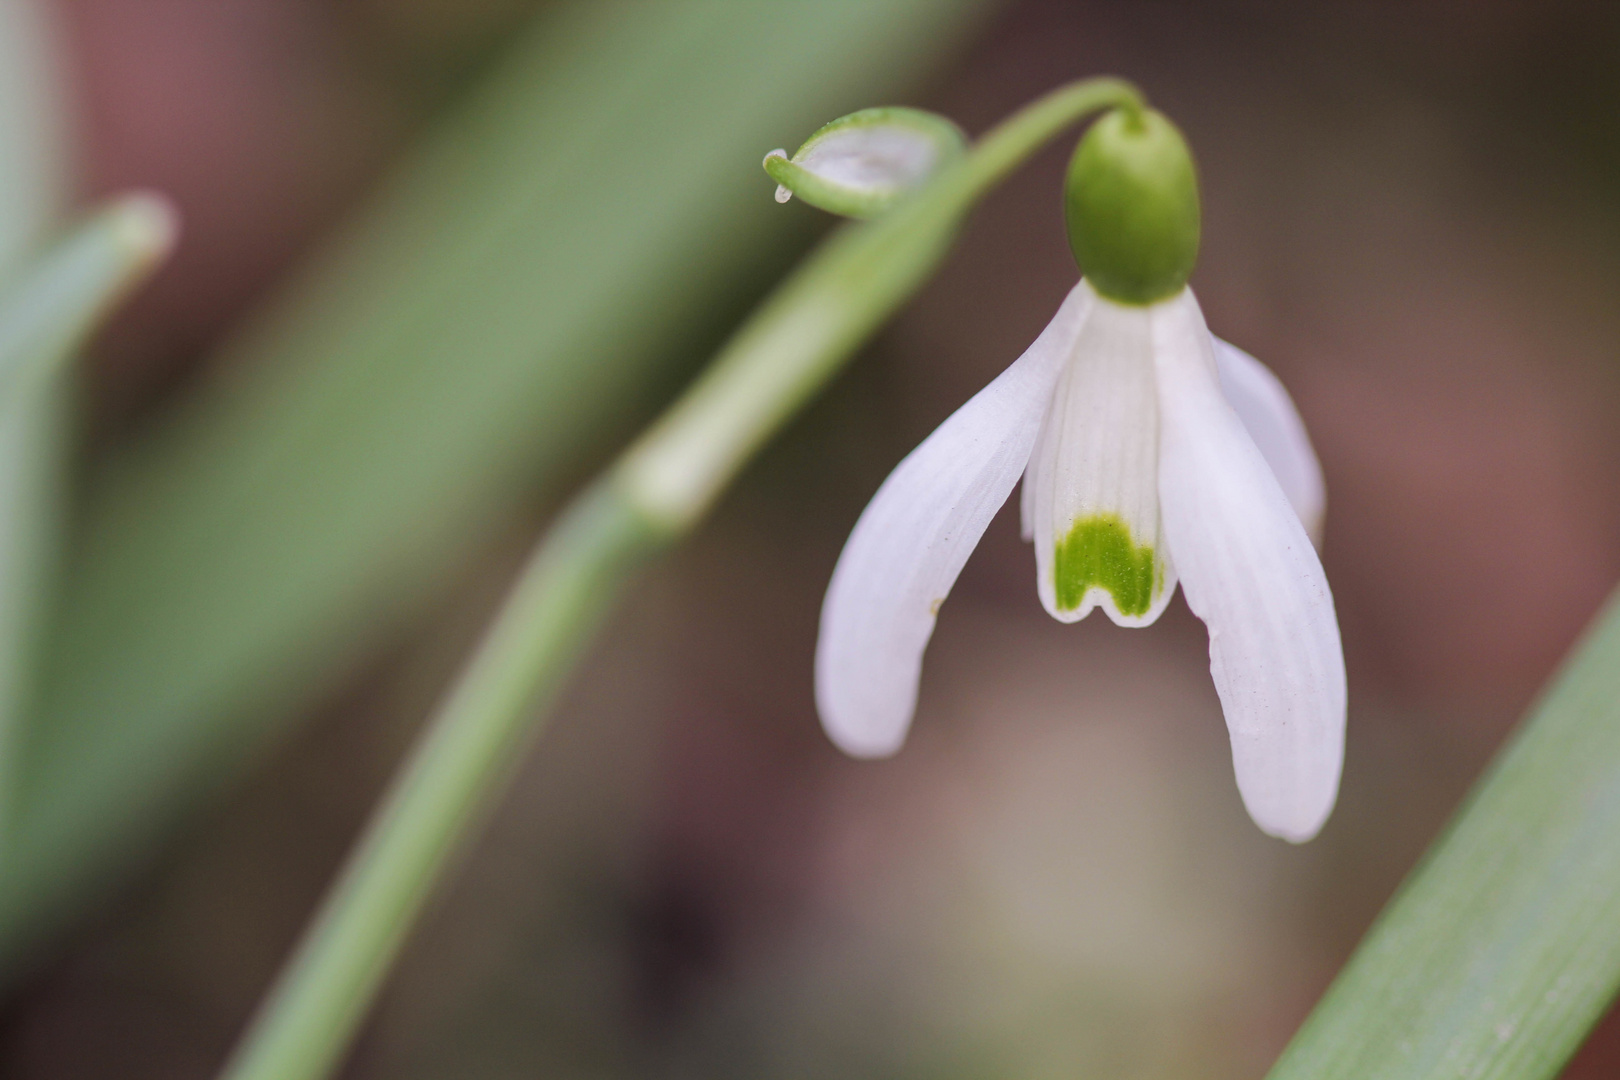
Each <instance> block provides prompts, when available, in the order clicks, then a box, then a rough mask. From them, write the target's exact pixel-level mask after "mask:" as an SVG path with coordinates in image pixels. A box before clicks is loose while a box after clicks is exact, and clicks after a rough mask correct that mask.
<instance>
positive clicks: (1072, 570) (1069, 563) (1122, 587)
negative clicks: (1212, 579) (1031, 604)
mask: <svg viewBox="0 0 1620 1080" xmlns="http://www.w3.org/2000/svg"><path fill="white" fill-rule="evenodd" d="M1052 555H1053V558H1052V574H1053V577H1054V578H1055V580H1054V582H1053V584H1054V586H1055V589H1054V592H1055V593H1056V596H1057V606H1058V609H1059V610H1060V611H1073V610H1075V609H1076V608H1078V607H1079V606H1080V602H1081V601H1082V600H1084V599H1085V598H1086V593H1087V592H1088V591H1089V590H1091V589H1092V588H1099V589H1107V590H1108V591H1109V592H1110V593H1112V594H1113V597H1114V606H1115V607H1117V608H1118V609H1119V613H1120V614H1121V615H1145V614H1147V610H1148V608H1150V607H1152V606H1153V593H1154V587H1155V586H1156V585H1158V584H1159V582H1160V580H1161V578H1162V574H1161V572H1160V570H1159V566H1158V563H1157V561H1156V560H1155V559H1154V557H1153V549H1152V548H1151V547H1148V546H1147V545H1144V544H1138V543H1136V541H1135V540H1133V539H1132V538H1131V529H1130V526H1129V525H1126V524H1125V522H1124V521H1123V520H1121V519H1120V517H1119V515H1117V514H1092V515H1090V516H1088V517H1083V518H1081V519H1080V520H1079V521H1076V522H1075V523H1074V527H1073V528H1072V529H1070V530H1069V535H1068V536H1065V537H1063V538H1061V539H1060V540H1058V542H1057V546H1056V549H1055V550H1054V551H1053V553H1052Z"/></svg>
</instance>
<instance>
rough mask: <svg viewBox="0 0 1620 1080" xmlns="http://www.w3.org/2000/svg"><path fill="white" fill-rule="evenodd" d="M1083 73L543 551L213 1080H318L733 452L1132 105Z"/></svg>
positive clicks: (689, 414) (801, 287) (805, 302)
mask: <svg viewBox="0 0 1620 1080" xmlns="http://www.w3.org/2000/svg"><path fill="white" fill-rule="evenodd" d="M1139 100H1140V99H1139V96H1138V94H1137V92H1136V91H1135V89H1134V88H1132V87H1131V86H1130V85H1129V84H1127V83H1124V82H1121V81H1119V80H1117V79H1089V80H1085V81H1082V82H1078V83H1074V84H1071V85H1069V86H1066V87H1063V88H1061V89H1059V90H1056V91H1054V92H1052V93H1050V94H1048V95H1046V96H1045V97H1043V98H1040V99H1039V100H1037V101H1035V102H1034V103H1032V104H1031V105H1029V106H1028V107H1026V108H1025V109H1023V110H1021V111H1020V112H1019V113H1017V114H1016V115H1014V116H1013V117H1011V118H1010V119H1008V120H1007V121H1006V122H1004V123H1003V124H1001V125H1000V126H998V127H997V128H995V129H994V130H993V131H991V132H990V133H988V134H987V135H986V136H985V137H984V138H983V139H982V140H981V141H980V142H979V144H978V145H977V146H976V147H975V148H974V149H973V151H972V152H971V153H970V154H969V155H968V157H967V158H966V159H964V160H963V161H962V162H960V163H959V164H957V165H954V166H952V167H951V168H949V169H948V170H947V171H946V172H944V173H942V174H941V175H940V176H939V177H938V178H937V179H936V180H934V181H933V182H931V183H930V184H928V185H927V186H926V187H925V188H923V189H922V190H921V191H920V192H918V193H917V194H916V195H915V196H913V197H911V198H910V199H909V200H907V201H906V202H904V203H902V204H901V205H899V206H897V207H896V208H895V209H894V210H892V211H890V212H889V213H887V214H885V215H883V216H882V217H881V218H878V219H876V220H874V221H872V222H870V223H866V224H862V225H857V226H851V227H848V228H845V229H843V230H841V231H840V232H839V233H838V234H837V235H835V236H834V237H833V238H832V239H831V240H829V241H828V242H827V243H826V244H824V245H823V246H822V247H821V248H820V249H819V250H818V251H817V252H816V253H815V254H814V255H812V256H811V257H810V259H808V260H807V261H806V262H805V263H804V265H803V266H802V267H801V268H800V269H799V270H798V271H797V272H795V273H794V274H793V275H792V276H791V277H790V278H789V279H788V280H787V281H786V282H784V283H783V284H782V286H781V287H780V288H778V290H777V291H776V293H775V294H773V296H772V297H771V298H770V299H768V300H767V301H766V302H765V303H764V305H762V306H761V308H760V309H759V310H758V311H757V312H756V313H755V314H754V316H753V317H752V318H750V319H749V321H748V322H747V323H746V324H744V326H743V327H742V328H741V329H740V330H739V331H738V333H737V334H736V335H735V336H734V337H733V338H732V339H731V341H730V342H729V343H728V344H727V345H726V346H725V347H724V348H723V349H722V350H721V353H720V355H719V356H718V357H717V358H716V359H715V362H714V363H713V365H712V366H711V367H710V368H709V369H708V371H707V372H706V373H705V374H704V375H703V376H702V377H701V378H699V380H698V381H697V383H695V384H694V385H693V386H692V388H691V389H690V390H688V391H687V393H686V394H685V395H684V396H683V397H682V398H681V399H680V400H679V401H678V402H676V404H675V405H674V406H673V407H672V408H671V409H670V410H669V412H668V413H666V414H665V416H664V418H663V419H662V420H660V421H659V422H658V423H657V424H655V425H654V426H653V427H652V428H651V429H650V430H649V431H648V432H647V433H646V434H645V435H644V436H643V437H642V438H641V439H640V440H638V441H637V442H636V443H635V444H634V445H633V446H631V447H630V449H629V450H628V451H626V453H625V455H624V456H623V458H621V459H620V461H619V463H618V464H617V465H616V466H615V467H614V468H613V469H612V470H611V471H610V472H609V474H608V475H607V476H606V477H605V478H603V479H602V480H599V481H598V482H597V483H596V484H594V485H592V486H591V487H590V488H588V489H587V490H586V491H585V492H584V493H583V494H582V495H581V496H579V497H578V498H577V499H576V500H575V502H574V503H573V505H572V506H571V507H570V508H569V509H568V510H566V511H565V512H564V513H563V514H562V516H561V517H560V519H559V520H558V521H557V523H556V524H555V525H554V526H553V527H552V528H551V530H550V531H549V532H548V533H547V535H546V537H545V538H544V539H543V540H542V541H541V543H540V545H539V547H538V548H537V549H536V551H535V553H534V554H533V555H532V556H531V557H530V561H529V563H528V565H527V567H526V568H525V570H524V571H523V574H522V576H521V578H520V579H519V581H518V583H517V585H516V587H515V588H514V589H513V591H512V593H511V594H510V596H509V597H508V598H507V600H506V603H505V605H504V606H503V608H502V610H501V612H500V614H499V615H498V616H497V618H496V621H495V624H494V626H493V627H492V628H491V629H490V630H489V632H488V634H487V636H486V637H485V638H484V640H483V642H482V643H481V644H480V645H479V647H478V650H477V653H476V654H475V656H474V657H473V659H472V661H471V663H470V664H469V666H468V667H467V669H466V670H465V671H464V672H463V674H462V675H461V677H460V679H459V680H458V681H457V682H456V684H455V686H454V687H453V688H452V689H451V691H450V693H449V695H448V697H447V698H446V699H445V700H444V702H443V703H442V705H441V706H440V708H439V710H438V712H437V714H436V715H435V717H434V718H433V720H432V721H431V723H430V725H429V727H428V730H427V732H426V733H425V735H424V736H423V737H422V739H421V741H420V742H419V743H418V744H417V746H416V748H415V749H414V750H413V752H412V754H411V756H410V760H409V761H408V762H407V764H406V765H405V766H404V768H403V770H402V771H401V773H400V774H399V775H398V776H397V777H396V779H395V781H394V784H393V786H392V788H391V789H390V791H389V793H388V794H387V796H386V797H385V798H384V800H383V803H382V805H381V806H380V807H379V809H378V811H377V812H376V814H375V816H374V817H373V819H372V821H371V824H370V825H369V826H368V828H367V830H366V833H365V835H364V837H363V838H362V840H361V842H360V844H359V846H358V848H357V849H356V850H355V852H354V854H353V855H352V856H351V857H350V860H349V863H348V865H347V867H346V868H345V869H344V871H343V873H342V876H341V877H340V879H339V881H338V882H337V884H336V886H335V887H334V888H333V890H332V892H331V893H330V894H329V895H328V897H327V898H326V901H325V903H324V904H323V906H322V909H321V911H320V913H319V915H318V916H317V917H316V919H315V921H314V923H313V925H312V926H311V928H310V929H309V930H308V931H307V933H306V935H305V937H304V940H303V941H302V942H301V943H300V945H299V947H298V950H297V953H296V955H295V956H294V957H293V959H292V961H291V963H290V964H289V965H288V967H287V968H286V970H285V971H284V972H283V973H282V975H281V977H280V979H279V981H278V983H277V985H276V986H275V988H274V989H273V990H272V992H271V994H270V996H269V997H268V998H267V999H266V1001H265V1003H264V1005H263V1006H262V1008H261V1011H260V1013H259V1015H258V1017H257V1018H256V1019H255V1021H254V1023H253V1025H252V1027H251V1028H250V1030H249V1031H248V1033H247V1035H246V1036H245V1038H244V1040H243V1042H242V1044H241V1045H240V1047H239V1048H238V1050H237V1053H236V1055H235V1056H234V1057H233V1058H232V1060H231V1062H230V1063H229V1064H228V1065H227V1067H226V1070H225V1073H224V1076H225V1077H226V1078H228V1080H315V1078H317V1077H320V1076H323V1075H325V1074H326V1073H327V1072H328V1071H329V1070H330V1068H331V1067H332V1065H333V1063H334V1062H335V1061H336V1059H337V1058H338V1057H339V1055H340V1054H341V1053H342V1051H343V1049H344V1047H345V1046H346V1045H347V1044H348V1041H349V1038H350V1037H351V1035H352V1034H353V1032H354V1029H355V1027H356V1026H357V1024H358V1023H359V1021H360V1019H361V1018H362V1016H363V1015H364V1013H365V1010H366V1008H367V1006H368V1005H369V1004H370V1002H371V1000H372V998H373V997H374V996H375V994H376V991H377V987H378V986H379V984H380V983H381V981H382V979H383V976H384V975H385V974H386V972H387V969H388V967H389V964H390V963H391V962H392V960H393V958H394V956H395V955H396V954H397V952H398V951H399V946H400V944H401V942H402V941H403V940H404V938H405V935H406V933H407V932H408V931H409V929H410V927H411V924H412V923H413V922H414V920H415V918H416V916H417V914H418V913H419V912H420V910H421V908H422V905H423V903H424V902H425V900H426V899H427V897H428V895H429V894H430V892H431V890H432V888H433V885H434V883H435V882H436V881H437V880H438V878H439V877H440V875H441V874H442V873H443V871H444V868H445V865H446V863H447V861H448V858H449V856H450V855H451V854H452V852H453V851H454V850H455V847H456V845H457V844H458V843H459V842H460V841H461V840H462V838H463V837H465V836H466V835H467V833H468V832H469V831H470V829H471V828H472V827H473V826H474V824H475V823H476V822H477V821H478V820H479V818H480V816H481V813H482V812H483V811H484V810H486V809H487V808H488V806H489V804H490V802H491V801H492V800H493V798H494V797H495V795H496V794H497V793H498V792H499V791H500V790H501V789H502V787H503V782H504V781H505V780H506V779H507V777H508V775H509V774H510V772H511V770H512V768H513V764H514V762H515V761H516V760H517V759H518V757H519V754H520V751H521V750H522V748H523V747H524V746H525V745H526V744H527V743H528V742H529V741H530V740H531V739H532V738H533V737H534V736H535V734H536V733H537V732H538V730H539V728H540V726H541V722H542V721H543V720H544V719H545V714H546V709H547V706H548V704H549V701H550V699H551V698H553V697H554V696H555V695H556V693H557V691H558V690H559V689H560V687H561V686H562V684H563V682H564V680H565V679H566V678H567V676H568V674H569V672H570V671H571V670H572V668H573V664H574V662H575V660H576V659H577V658H578V657H579V656H580V654H581V653H582V652H583V651H584V650H585V648H586V646H587V645H588V644H589V642H590V639H591V635H592V633H593V631H594V630H595V629H596V627H597V626H598V625H599V624H600V623H601V622H602V620H603V619H604V617H605V616H606V615H607V613H608V611H609V610H610V608H611V605H612V603H613V600H614V598H615V597H616V596H617V594H618V593H619V591H620V590H621V589H622V588H623V586H624V585H625V583H626V582H627V581H628V580H629V578H630V576H631V575H632V574H633V573H634V572H635V570H636V569H637V568H638V567H639V566H640V565H641V564H642V563H643V562H644V561H645V560H646V559H647V558H648V557H649V556H650V555H651V554H653V553H654V552H655V551H657V550H659V549H660V548H661V547H663V546H665V545H667V544H669V543H671V542H673V541H674V540H676V539H677V538H679V537H680V536H681V535H682V534H684V533H685V532H687V531H689V530H690V529H691V528H692V527H693V525H695V524H696V522H697V521H698V520H699V519H700V518H701V517H702V515H703V513H704V511H705V510H706V509H707V508H708V507H709V505H710V504H711V503H712V502H713V500H714V498H715V497H716V496H717V495H718V494H719V492H720V491H721V489H722V488H723V487H724V486H725V484H726V483H727V482H728V481H729V480H730V479H731V478H732V477H733V476H735V475H736V473H737V472H738V470H740V469H741V468H742V466H743V465H744V464H745V463H746V461H747V460H748V459H749V457H751V456H752V454H753V453H754V452H755V451H756V450H757V449H758V448H759V447H760V446H761V445H762V444H763V443H764V441H765V440H766V439H767V438H768V437H769V436H770V435H771V434H772V433H773V432H774V431H776V430H777V429H778V428H780V427H781V426H782V424H783V423H784V422H785V421H786V420H787V419H788V417H790V416H791V415H792V414H793V413H794V412H795V411H796V410H797V409H798V408H799V407H800V406H801V405H803V404H804V402H805V401H806V400H807V399H808V398H809V397H810V396H811V395H812V394H813V393H815V391H816V390H818V389H819V388H820V387H821V386H823V385H824V384H825V383H826V382H827V380H829V379H830V378H831V377H832V376H833V375H834V374H835V373H836V372H837V370H838V369H839V368H840V367H841V366H842V365H843V364H844V363H845V362H846V361H847V360H848V359H849V358H850V356H851V355H852V354H853V353H854V352H855V350H856V349H857V348H858V347H859V346H860V345H861V344H862V343H863V342H864V341H865V340H866V339H867V337H868V336H869V335H870V334H871V333H872V332H873V331H874V330H875V329H876V328H877V326H878V325H879V324H880V323H881V322H882V321H883V320H884V319H886V318H888V316H889V315H890V314H892V313H893V311H894V310H895V309H896V308H897V307H898V306H899V305H900V304H901V303H903V302H904V301H905V299H906V298H907V297H909V296H910V295H911V294H912V292H914V291H915V290H916V289H917V288H918V287H919V286H920V285H921V284H922V282H923V281H924V280H925V279H926V278H927V276H928V274H929V273H930V272H931V271H932V270H933V269H934V267H935V266H937V265H938V263H939V261H940V260H941V259H942V258H943V256H944V254H945V251H946V249H947V248H948V247H949V244H950V241H951V239H952V237H953V236H954V234H955V231H956V226H957V224H958V223H959V222H960V220H961V218H962V216H963V215H964V214H965V213H966V212H967V210H968V209H970V208H971V207H972V205H973V204H974V203H975V202H976V201H977V200H978V199H979V197H980V196H982V195H983V194H984V193H985V192H986V191H988V190H989V189H990V188H991V187H993V186H994V185H995V184H996V183H997V182H998V181H1000V180H1001V179H1002V178H1003V177H1005V176H1006V175H1007V174H1008V173H1009V172H1011V171H1012V170H1013V169H1014V168H1016V167H1017V166H1018V165H1019V164H1020V163H1022V162H1023V161H1024V160H1026V159H1027V158H1028V157H1029V155H1030V154H1031V153H1033V152H1034V151H1035V150H1037V149H1039V148H1040V146H1041V145H1043V144H1044V143H1045V142H1046V141H1047V140H1049V139H1051V138H1052V137H1053V136H1055V135H1057V134H1059V133H1060V132H1062V131H1063V130H1064V129H1065V128H1067V127H1068V126H1070V125H1071V124H1074V123H1076V122H1077V121H1079V120H1081V119H1083V118H1084V117H1086V116H1088V115H1090V114H1092V113H1095V112H1097V111H1099V110H1102V109H1106V108H1111V107H1115V106H1119V105H1122V104H1130V103H1136V102H1138V101H1139Z"/></svg>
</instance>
